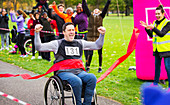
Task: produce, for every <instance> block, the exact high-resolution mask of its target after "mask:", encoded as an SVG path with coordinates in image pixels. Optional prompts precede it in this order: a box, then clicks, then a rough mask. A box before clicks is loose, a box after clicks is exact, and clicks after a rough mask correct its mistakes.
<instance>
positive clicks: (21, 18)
mask: <svg viewBox="0 0 170 105" xmlns="http://www.w3.org/2000/svg"><path fill="white" fill-rule="evenodd" d="M10 15H11V21H12V22H20V21H22V20H23V19H24V18H23V17H22V16H21V17H20V18H19V19H17V18H16V15H15V12H14V11H13V10H10Z"/></svg>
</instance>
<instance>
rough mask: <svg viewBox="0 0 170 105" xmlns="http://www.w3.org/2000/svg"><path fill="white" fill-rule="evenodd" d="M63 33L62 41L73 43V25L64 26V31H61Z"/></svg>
mask: <svg viewBox="0 0 170 105" xmlns="http://www.w3.org/2000/svg"><path fill="white" fill-rule="evenodd" d="M63 33H64V39H65V40H66V41H69V42H71V41H73V40H74V37H75V29H74V25H72V24H70V25H67V26H66V29H65V30H64V31H63Z"/></svg>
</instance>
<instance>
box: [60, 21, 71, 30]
mask: <svg viewBox="0 0 170 105" xmlns="http://www.w3.org/2000/svg"><path fill="white" fill-rule="evenodd" d="M68 25H73V26H74V23H72V22H67V23H65V24H64V25H63V28H62V29H63V31H65V29H66V26H68Z"/></svg>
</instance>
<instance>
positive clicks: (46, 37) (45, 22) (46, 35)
mask: <svg viewBox="0 0 170 105" xmlns="http://www.w3.org/2000/svg"><path fill="white" fill-rule="evenodd" d="M50 20H51V19H50V18H48V16H47V13H46V12H43V11H42V12H41V14H40V16H39V21H40V23H41V24H42V25H43V26H44V27H43V29H42V31H48V32H51V33H45V32H44V33H43V35H44V42H50V41H52V40H55V34H54V30H53V29H52V27H51V24H50ZM42 58H43V59H46V60H48V61H49V62H51V57H50V52H45V53H44V56H43V55H42Z"/></svg>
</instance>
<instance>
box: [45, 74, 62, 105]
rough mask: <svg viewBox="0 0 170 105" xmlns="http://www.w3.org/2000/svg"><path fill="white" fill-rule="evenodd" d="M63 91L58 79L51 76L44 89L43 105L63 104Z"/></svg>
mask: <svg viewBox="0 0 170 105" xmlns="http://www.w3.org/2000/svg"><path fill="white" fill-rule="evenodd" d="M63 97H64V91H63V86H62V83H61V81H60V79H59V78H58V77H56V76H52V77H50V78H49V79H48V81H47V83H46V85H45V89H44V99H45V105H64V98H63Z"/></svg>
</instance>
